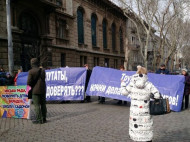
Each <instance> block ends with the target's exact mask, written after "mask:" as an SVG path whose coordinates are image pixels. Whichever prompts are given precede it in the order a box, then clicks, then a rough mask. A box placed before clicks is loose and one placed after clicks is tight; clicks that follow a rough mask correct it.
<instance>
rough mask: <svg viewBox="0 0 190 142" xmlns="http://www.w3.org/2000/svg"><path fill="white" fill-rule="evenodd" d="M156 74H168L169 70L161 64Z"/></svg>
mask: <svg viewBox="0 0 190 142" xmlns="http://www.w3.org/2000/svg"><path fill="white" fill-rule="evenodd" d="M156 74H169V70H167V69H166V65H165V64H162V65H161V66H160V68H159V69H158V70H157V71H156Z"/></svg>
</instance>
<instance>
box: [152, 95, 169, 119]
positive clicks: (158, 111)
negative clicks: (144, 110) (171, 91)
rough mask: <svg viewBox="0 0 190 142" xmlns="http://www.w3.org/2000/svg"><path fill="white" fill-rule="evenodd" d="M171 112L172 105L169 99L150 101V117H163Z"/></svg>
mask: <svg viewBox="0 0 190 142" xmlns="http://www.w3.org/2000/svg"><path fill="white" fill-rule="evenodd" d="M169 112H170V105H169V100H168V98H165V99H163V97H162V96H161V97H160V99H154V100H153V101H150V115H163V114H166V113H169Z"/></svg>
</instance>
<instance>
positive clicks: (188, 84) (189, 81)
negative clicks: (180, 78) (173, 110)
mask: <svg viewBox="0 0 190 142" xmlns="http://www.w3.org/2000/svg"><path fill="white" fill-rule="evenodd" d="M181 73H182V75H184V76H185V82H184V84H185V88H184V93H183V101H182V106H181V110H183V106H184V101H185V109H188V106H189V93H190V76H189V74H188V72H187V69H182V70H181Z"/></svg>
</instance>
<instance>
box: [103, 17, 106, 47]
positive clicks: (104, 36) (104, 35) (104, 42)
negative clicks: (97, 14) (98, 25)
mask: <svg viewBox="0 0 190 142" xmlns="http://www.w3.org/2000/svg"><path fill="white" fill-rule="evenodd" d="M102 26H103V27H102V28H103V47H104V49H106V48H107V22H106V19H104V20H103V22H102Z"/></svg>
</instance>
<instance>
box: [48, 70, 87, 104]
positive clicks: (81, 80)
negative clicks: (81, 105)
mask: <svg viewBox="0 0 190 142" xmlns="http://www.w3.org/2000/svg"><path fill="white" fill-rule="evenodd" d="M85 81H86V69H85V68H74V67H73V68H67V67H66V68H57V69H51V70H46V100H47V101H48V100H83V99H84V90H85Z"/></svg>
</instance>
